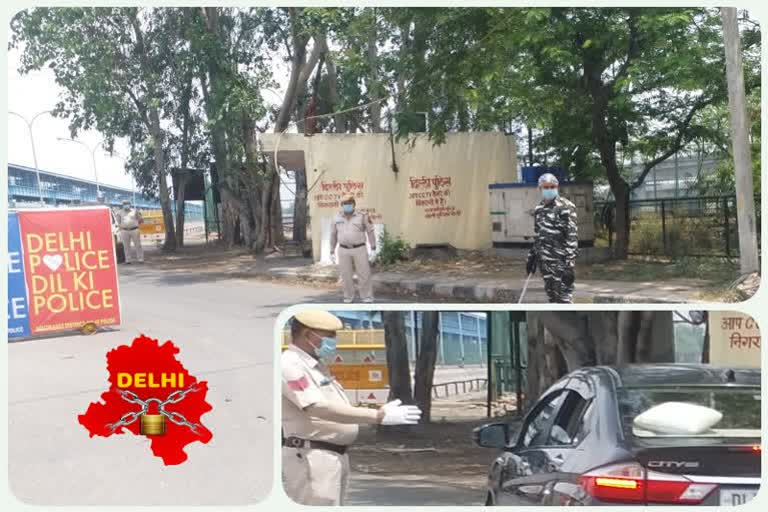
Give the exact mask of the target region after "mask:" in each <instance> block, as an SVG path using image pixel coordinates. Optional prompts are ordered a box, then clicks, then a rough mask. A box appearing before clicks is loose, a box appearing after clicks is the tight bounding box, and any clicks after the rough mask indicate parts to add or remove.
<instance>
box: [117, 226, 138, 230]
mask: <svg viewBox="0 0 768 512" xmlns="http://www.w3.org/2000/svg"><path fill="white" fill-rule="evenodd" d="M120 229H122V230H123V231H136V230H137V229H139V228H138V226H137V227H135V228H120Z"/></svg>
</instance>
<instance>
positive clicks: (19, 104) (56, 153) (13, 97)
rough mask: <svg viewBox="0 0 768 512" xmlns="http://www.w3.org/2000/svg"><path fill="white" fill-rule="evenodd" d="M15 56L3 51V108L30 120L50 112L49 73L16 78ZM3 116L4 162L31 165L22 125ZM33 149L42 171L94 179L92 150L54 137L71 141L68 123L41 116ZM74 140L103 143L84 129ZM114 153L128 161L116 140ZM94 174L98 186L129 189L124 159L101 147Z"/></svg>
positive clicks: (54, 88)
mask: <svg viewBox="0 0 768 512" xmlns="http://www.w3.org/2000/svg"><path fill="white" fill-rule="evenodd" d="M18 63H19V52H18V51H16V50H12V51H10V52H9V53H8V110H9V111H12V112H16V113H18V114H21V115H22V116H24V117H26V118H27V120H31V119H32V117H34V116H35V115H36V114H38V113H40V112H44V111H46V110H51V109H53V108H54V107H55V106H56V102H57V101H58V100H59V95H60V91H61V90H60V88H59V86H58V85H56V82H55V80H54V75H53V72H52V71H51V70H50V69H48V68H44V69H43V70H41V71H36V72H32V73H29V74H27V75H20V74H19V73H18ZM7 116H8V163H12V164H18V165H26V166H28V167H34V159H33V157H32V142H31V141H30V136H29V129H28V128H27V125H26V123H25V122H24V121H23V120H21V119H20V118H19V117H17V116H15V115H12V114H7ZM32 130H33V133H34V137H35V148H36V149H37V164H38V166H39V167H40V169H42V170H46V171H52V172H57V173H60V174H66V175H68V176H74V177H77V178H82V179H87V180H91V181H94V180H95V175H94V170H93V163H92V162H93V159H92V158H91V150H90V149H86V148H85V147H83V146H82V145H80V144H76V143H74V142H69V141H59V140H57V138H59V137H61V138H66V139H68V138H70V137H71V134H70V132H69V122H68V120H66V119H59V118H54V117H53V116H51V115H50V114H43V115H41V116H39V117H37V119H36V120H35V122H34V124H33V125H32ZM77 139H78V140H80V141H81V142H83V143H85V144H86V145H87V146H88V147H89V148H91V149H93V148H94V147H95V146H96V145H97V144H99V143H100V142H101V141H102V140H103V139H102V137H101V136H100V134H99V133H98V132H95V131H88V132H82V133H80V134H78V137H77ZM115 152H116V153H118V154H120V155H122V156H124V157H127V156H128V149H127V144H125V143H124V142H122V141H121V142H118V143H117V144H116V145H115ZM95 159H96V171H97V172H98V176H99V183H103V184H106V185H113V186H118V187H124V188H127V189H130V188H132V186H133V184H132V180H131V178H130V176H129V175H128V174H126V172H125V171H124V164H123V161H122V160H121V159H120V158H119V157H117V156H113V157H110V156H109V154H108V153H107V152H106V151H104V150H103V149H101V148H100V147H99V148H98V149H97V150H96V152H95Z"/></svg>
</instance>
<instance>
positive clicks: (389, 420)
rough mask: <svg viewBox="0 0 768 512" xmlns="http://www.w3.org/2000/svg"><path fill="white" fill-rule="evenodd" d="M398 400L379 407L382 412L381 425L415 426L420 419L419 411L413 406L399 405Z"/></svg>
mask: <svg viewBox="0 0 768 512" xmlns="http://www.w3.org/2000/svg"><path fill="white" fill-rule="evenodd" d="M401 403H402V402H401V401H400V400H394V401H392V402H389V403H388V404H385V405H383V406H382V407H381V410H383V411H384V418H383V419H382V420H381V424H382V425H416V424H417V423H418V422H419V419H421V409H419V408H418V407H416V406H415V405H400V404H401Z"/></svg>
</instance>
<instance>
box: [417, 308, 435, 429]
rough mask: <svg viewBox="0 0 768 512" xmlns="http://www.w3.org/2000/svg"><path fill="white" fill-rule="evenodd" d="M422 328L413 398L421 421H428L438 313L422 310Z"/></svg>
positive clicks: (430, 409) (430, 406)
mask: <svg viewBox="0 0 768 512" xmlns="http://www.w3.org/2000/svg"><path fill="white" fill-rule="evenodd" d="M421 315H422V316H421V319H422V326H423V330H422V331H421V343H420V345H419V347H420V348H419V358H418V359H417V360H416V371H415V375H414V383H413V395H414V396H413V398H414V400H415V401H416V405H418V406H419V408H420V409H421V422H422V423H429V422H430V418H431V412H432V382H433V379H434V376H435V362H436V361H437V351H438V348H439V347H438V343H439V340H440V337H439V333H438V324H439V319H440V313H439V312H437V311H424V312H423V313H422V314H421Z"/></svg>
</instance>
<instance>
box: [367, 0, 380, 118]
mask: <svg viewBox="0 0 768 512" xmlns="http://www.w3.org/2000/svg"><path fill="white" fill-rule="evenodd" d="M371 9H372V10H373V12H372V21H371V29H370V31H369V32H368V42H367V52H366V53H367V56H368V69H369V71H368V73H369V75H368V77H369V78H368V92H369V96H370V101H374V100H376V99H378V98H379V97H380V96H381V94H382V92H381V90H380V89H381V87H380V85H379V78H378V76H379V70H378V68H379V62H378V47H377V45H376V33H377V28H378V23H377V18H376V7H372V8H371ZM382 131H383V130H382V129H381V103H378V102H377V103H374V104H373V105H371V132H373V133H381V132H382Z"/></svg>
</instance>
